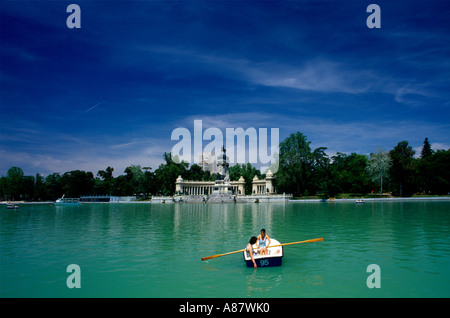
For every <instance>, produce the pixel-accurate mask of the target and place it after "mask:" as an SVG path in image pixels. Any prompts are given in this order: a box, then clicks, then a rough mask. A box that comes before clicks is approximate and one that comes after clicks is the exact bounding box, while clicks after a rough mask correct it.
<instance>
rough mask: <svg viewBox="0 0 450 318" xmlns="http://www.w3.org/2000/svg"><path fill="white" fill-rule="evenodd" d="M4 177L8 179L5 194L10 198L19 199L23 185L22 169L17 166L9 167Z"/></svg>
mask: <svg viewBox="0 0 450 318" xmlns="http://www.w3.org/2000/svg"><path fill="white" fill-rule="evenodd" d="M6 177H7V180H8V183H7V187H6V194H7V195H9V197H10V199H11V200H19V199H21V197H22V194H23V185H24V177H23V170H22V169H21V168H19V167H11V168H9V170H8V172H7V174H6Z"/></svg>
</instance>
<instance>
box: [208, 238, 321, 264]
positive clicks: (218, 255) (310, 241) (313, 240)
mask: <svg viewBox="0 0 450 318" xmlns="http://www.w3.org/2000/svg"><path fill="white" fill-rule="evenodd" d="M319 241H323V237H321V238H317V239H312V240H306V241H300V242H292V243H284V244H277V245H270V246H267V247H268V248H270V247H278V246H286V245H294V244H300V243H312V242H319ZM243 251H245V248H244V249H242V250H239V251H234V252H228V253H224V254H217V255H212V256H206V257H202V261H206V260H208V259H211V258H216V257H220V256H225V255H230V254H236V253H241V252H243Z"/></svg>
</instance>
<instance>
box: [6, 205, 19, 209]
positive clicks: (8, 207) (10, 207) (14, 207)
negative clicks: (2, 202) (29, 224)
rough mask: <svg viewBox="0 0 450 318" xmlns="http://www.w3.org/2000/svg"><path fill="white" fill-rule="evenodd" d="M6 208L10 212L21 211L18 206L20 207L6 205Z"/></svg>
mask: <svg viewBox="0 0 450 318" xmlns="http://www.w3.org/2000/svg"><path fill="white" fill-rule="evenodd" d="M6 208H7V209H8V210H17V209H19V206H18V205H15V204H11V203H7V204H6Z"/></svg>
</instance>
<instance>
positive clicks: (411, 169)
mask: <svg viewBox="0 0 450 318" xmlns="http://www.w3.org/2000/svg"><path fill="white" fill-rule="evenodd" d="M415 153H416V152H415V151H414V150H413V149H412V147H411V146H409V145H408V142H407V141H401V142H399V143H398V144H397V146H395V147H394V149H393V150H391V151H390V152H389V156H390V157H391V161H392V165H391V167H390V170H389V174H390V177H391V185H392V187H393V190H394V191H393V192H394V193H395V194H399V195H400V196H410V195H412V194H413V193H414V192H415V190H416V180H417V176H416V175H417V174H416V171H417V168H416V167H417V166H416V160H415V159H414V154H415Z"/></svg>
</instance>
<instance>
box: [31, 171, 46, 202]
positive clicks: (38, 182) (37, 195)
mask: <svg viewBox="0 0 450 318" xmlns="http://www.w3.org/2000/svg"><path fill="white" fill-rule="evenodd" d="M45 199H46V193H45V180H44V177H43V176H41V175H40V174H39V173H37V174H36V178H35V181H34V200H37V201H41V200H45Z"/></svg>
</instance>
